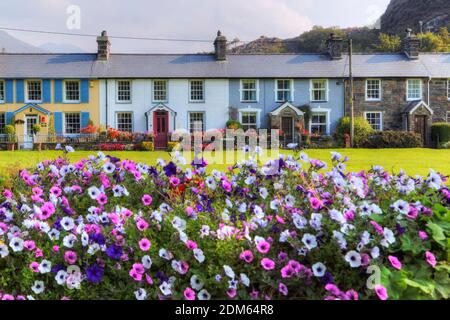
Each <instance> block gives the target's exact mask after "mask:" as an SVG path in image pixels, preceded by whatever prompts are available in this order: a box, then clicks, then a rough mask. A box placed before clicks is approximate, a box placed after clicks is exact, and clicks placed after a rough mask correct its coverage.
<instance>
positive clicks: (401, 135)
mask: <svg viewBox="0 0 450 320" xmlns="http://www.w3.org/2000/svg"><path fill="white" fill-rule="evenodd" d="M422 145H423V143H422V138H421V136H420V134H418V133H415V132H408V131H378V132H376V133H374V134H369V135H367V136H366V137H365V138H363V139H361V140H360V141H359V143H358V147H359V148H371V149H382V148H420V147H422Z"/></svg>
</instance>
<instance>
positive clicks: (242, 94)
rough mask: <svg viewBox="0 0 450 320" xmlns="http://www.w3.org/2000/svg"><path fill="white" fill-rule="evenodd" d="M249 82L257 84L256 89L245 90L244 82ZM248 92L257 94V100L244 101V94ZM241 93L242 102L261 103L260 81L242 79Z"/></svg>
mask: <svg viewBox="0 0 450 320" xmlns="http://www.w3.org/2000/svg"><path fill="white" fill-rule="evenodd" d="M248 81H254V82H255V88H254V89H244V82H248ZM246 91H251V92H255V100H244V92H246ZM239 92H240V98H241V102H245V103H257V102H258V101H259V79H241V80H240V87H239Z"/></svg>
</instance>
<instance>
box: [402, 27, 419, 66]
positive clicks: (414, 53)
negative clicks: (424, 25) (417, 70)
mask: <svg viewBox="0 0 450 320" xmlns="http://www.w3.org/2000/svg"><path fill="white" fill-rule="evenodd" d="M402 46H403V52H404V53H405V55H406V56H407V57H408V58H409V59H411V60H417V59H419V51H420V40H419V38H418V37H417V36H416V35H415V34H413V33H412V29H406V37H405V39H403V44H402Z"/></svg>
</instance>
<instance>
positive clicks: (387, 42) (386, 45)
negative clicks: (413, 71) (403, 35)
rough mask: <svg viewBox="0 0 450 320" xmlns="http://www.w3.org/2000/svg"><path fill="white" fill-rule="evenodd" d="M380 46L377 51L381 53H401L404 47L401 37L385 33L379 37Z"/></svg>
mask: <svg viewBox="0 0 450 320" xmlns="http://www.w3.org/2000/svg"><path fill="white" fill-rule="evenodd" d="M378 42H379V43H378V44H376V45H375V49H376V50H377V51H380V52H399V51H400V49H401V47H402V40H401V39H400V37H399V36H395V35H393V36H391V35H388V34H385V33H382V34H380V36H379V37H378Z"/></svg>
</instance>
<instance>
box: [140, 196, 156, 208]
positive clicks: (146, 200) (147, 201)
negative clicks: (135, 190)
mask: <svg viewBox="0 0 450 320" xmlns="http://www.w3.org/2000/svg"><path fill="white" fill-rule="evenodd" d="M152 202H153V198H152V196H150V195H148V194H144V195H143V196H142V203H143V204H144V206H149V205H151V204H152Z"/></svg>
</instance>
